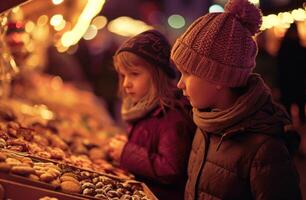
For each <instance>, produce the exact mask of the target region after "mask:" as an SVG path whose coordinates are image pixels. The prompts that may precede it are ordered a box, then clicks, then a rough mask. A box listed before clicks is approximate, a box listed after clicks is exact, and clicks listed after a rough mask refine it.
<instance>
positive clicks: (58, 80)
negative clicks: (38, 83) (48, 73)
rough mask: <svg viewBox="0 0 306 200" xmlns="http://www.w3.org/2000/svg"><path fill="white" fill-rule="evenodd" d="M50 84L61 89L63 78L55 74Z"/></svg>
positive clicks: (56, 88)
mask: <svg viewBox="0 0 306 200" xmlns="http://www.w3.org/2000/svg"><path fill="white" fill-rule="evenodd" d="M50 84H51V88H52V89H53V90H59V89H61V87H62V86H63V79H62V78H61V77H60V76H55V77H54V78H52V80H51V83H50Z"/></svg>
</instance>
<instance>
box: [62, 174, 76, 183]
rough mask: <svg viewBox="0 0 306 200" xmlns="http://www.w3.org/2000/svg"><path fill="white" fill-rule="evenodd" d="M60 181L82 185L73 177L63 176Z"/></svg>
mask: <svg viewBox="0 0 306 200" xmlns="http://www.w3.org/2000/svg"><path fill="white" fill-rule="evenodd" d="M60 180H61V181H62V182H65V181H71V182H75V183H76V184H80V182H79V181H78V180H77V179H75V178H73V177H71V176H65V175H63V176H61V178H60Z"/></svg>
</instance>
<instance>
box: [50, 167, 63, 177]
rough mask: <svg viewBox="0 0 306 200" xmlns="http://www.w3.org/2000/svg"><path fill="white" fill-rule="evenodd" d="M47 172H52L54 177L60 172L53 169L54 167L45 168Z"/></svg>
mask: <svg viewBox="0 0 306 200" xmlns="http://www.w3.org/2000/svg"><path fill="white" fill-rule="evenodd" d="M47 172H48V173H50V174H52V175H53V176H54V177H57V176H59V175H61V172H60V171H59V170H57V169H54V168H49V169H48V170H47Z"/></svg>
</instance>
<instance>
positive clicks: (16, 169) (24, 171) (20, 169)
mask: <svg viewBox="0 0 306 200" xmlns="http://www.w3.org/2000/svg"><path fill="white" fill-rule="evenodd" d="M11 172H12V173H14V174H19V175H29V174H34V173H35V170H34V169H33V168H32V167H30V166H22V165H18V166H13V167H12V169H11Z"/></svg>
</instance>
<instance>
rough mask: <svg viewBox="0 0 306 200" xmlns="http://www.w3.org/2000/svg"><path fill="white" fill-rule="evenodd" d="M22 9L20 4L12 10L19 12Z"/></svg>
mask: <svg viewBox="0 0 306 200" xmlns="http://www.w3.org/2000/svg"><path fill="white" fill-rule="evenodd" d="M19 10H20V7H19V6H16V7H15V8H13V9H12V12H13V13H18V12H19Z"/></svg>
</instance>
